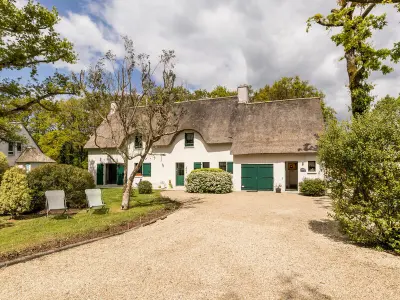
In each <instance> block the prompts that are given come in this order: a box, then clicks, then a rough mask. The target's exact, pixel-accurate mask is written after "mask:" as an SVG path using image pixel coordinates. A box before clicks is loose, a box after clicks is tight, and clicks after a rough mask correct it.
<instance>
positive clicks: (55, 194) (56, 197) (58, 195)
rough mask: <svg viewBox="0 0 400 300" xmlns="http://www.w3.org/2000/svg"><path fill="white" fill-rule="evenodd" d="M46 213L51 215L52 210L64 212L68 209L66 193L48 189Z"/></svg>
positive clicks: (46, 193)
mask: <svg viewBox="0 0 400 300" xmlns="http://www.w3.org/2000/svg"><path fill="white" fill-rule="evenodd" d="M44 194H45V196H46V214H47V217H48V216H49V212H50V211H51V210H62V211H63V214H64V213H65V212H66V211H67V204H66V202H65V193H64V191H62V190H59V191H57V190H56V191H46V192H45V193H44Z"/></svg>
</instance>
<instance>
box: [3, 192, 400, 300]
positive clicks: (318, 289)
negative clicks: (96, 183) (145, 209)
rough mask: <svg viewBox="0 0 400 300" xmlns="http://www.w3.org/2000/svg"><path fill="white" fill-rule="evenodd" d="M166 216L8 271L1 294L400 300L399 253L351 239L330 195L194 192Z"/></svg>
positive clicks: (180, 196)
mask: <svg viewBox="0 0 400 300" xmlns="http://www.w3.org/2000/svg"><path fill="white" fill-rule="evenodd" d="M166 194H167V195H168V196H170V197H171V198H178V199H181V200H182V201H187V202H186V204H185V206H184V208H183V209H181V210H180V211H178V212H176V213H175V214H172V215H171V216H169V217H168V218H166V219H165V220H162V221H159V222H157V223H155V224H153V225H150V226H147V227H144V228H140V229H138V230H134V231H131V232H128V233H126V234H123V235H120V236H116V237H113V238H109V239H105V240H101V241H98V242H95V243H92V244H88V245H84V246H81V247H77V248H74V249H70V250H67V251H63V252H59V253H55V254H52V255H49V256H45V257H42V258H40V259H36V260H32V261H29V262H26V263H22V264H18V265H14V266H10V267H7V268H3V269H1V270H0V287H1V291H0V298H1V299H19V300H21V299H226V300H228V299H400V257H398V256H394V255H391V254H388V253H384V252H378V251H375V250H372V249H367V248H361V247H358V246H354V245H351V244H350V243H347V242H346V240H344V239H343V237H341V236H340V234H338V233H337V230H336V227H335V223H334V222H332V221H331V220H330V219H329V218H328V217H327V212H328V209H329V200H328V199H324V198H315V199H313V198H305V197H302V196H299V195H296V194H285V193H283V194H274V193H233V194H230V195H217V196H211V195H207V196H203V195H199V196H194V197H196V198H191V197H193V196H190V195H187V194H185V193H183V192H166Z"/></svg>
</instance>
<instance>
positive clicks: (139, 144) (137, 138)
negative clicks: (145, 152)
mask: <svg viewBox="0 0 400 300" xmlns="http://www.w3.org/2000/svg"><path fill="white" fill-rule="evenodd" d="M142 148H143V142H142V136H141V135H137V136H135V149H142Z"/></svg>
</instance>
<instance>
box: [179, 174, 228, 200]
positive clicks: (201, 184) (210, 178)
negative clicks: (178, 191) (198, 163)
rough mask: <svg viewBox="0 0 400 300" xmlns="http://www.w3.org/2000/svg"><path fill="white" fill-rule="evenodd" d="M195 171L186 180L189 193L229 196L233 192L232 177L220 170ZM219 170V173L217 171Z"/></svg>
mask: <svg viewBox="0 0 400 300" xmlns="http://www.w3.org/2000/svg"><path fill="white" fill-rule="evenodd" d="M205 170H206V169H198V170H193V171H192V172H191V173H190V174H189V176H188V177H187V179H186V191H187V192H188V193H208V194H227V193H230V192H232V186H233V184H232V175H231V174H230V173H228V172H225V171H223V170H220V169H212V170H214V171H210V170H211V169H208V171H205ZM216 170H219V171H216Z"/></svg>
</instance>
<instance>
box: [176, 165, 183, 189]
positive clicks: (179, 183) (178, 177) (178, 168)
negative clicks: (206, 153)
mask: <svg viewBox="0 0 400 300" xmlns="http://www.w3.org/2000/svg"><path fill="white" fill-rule="evenodd" d="M184 185H185V164H184V163H176V186H184Z"/></svg>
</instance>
